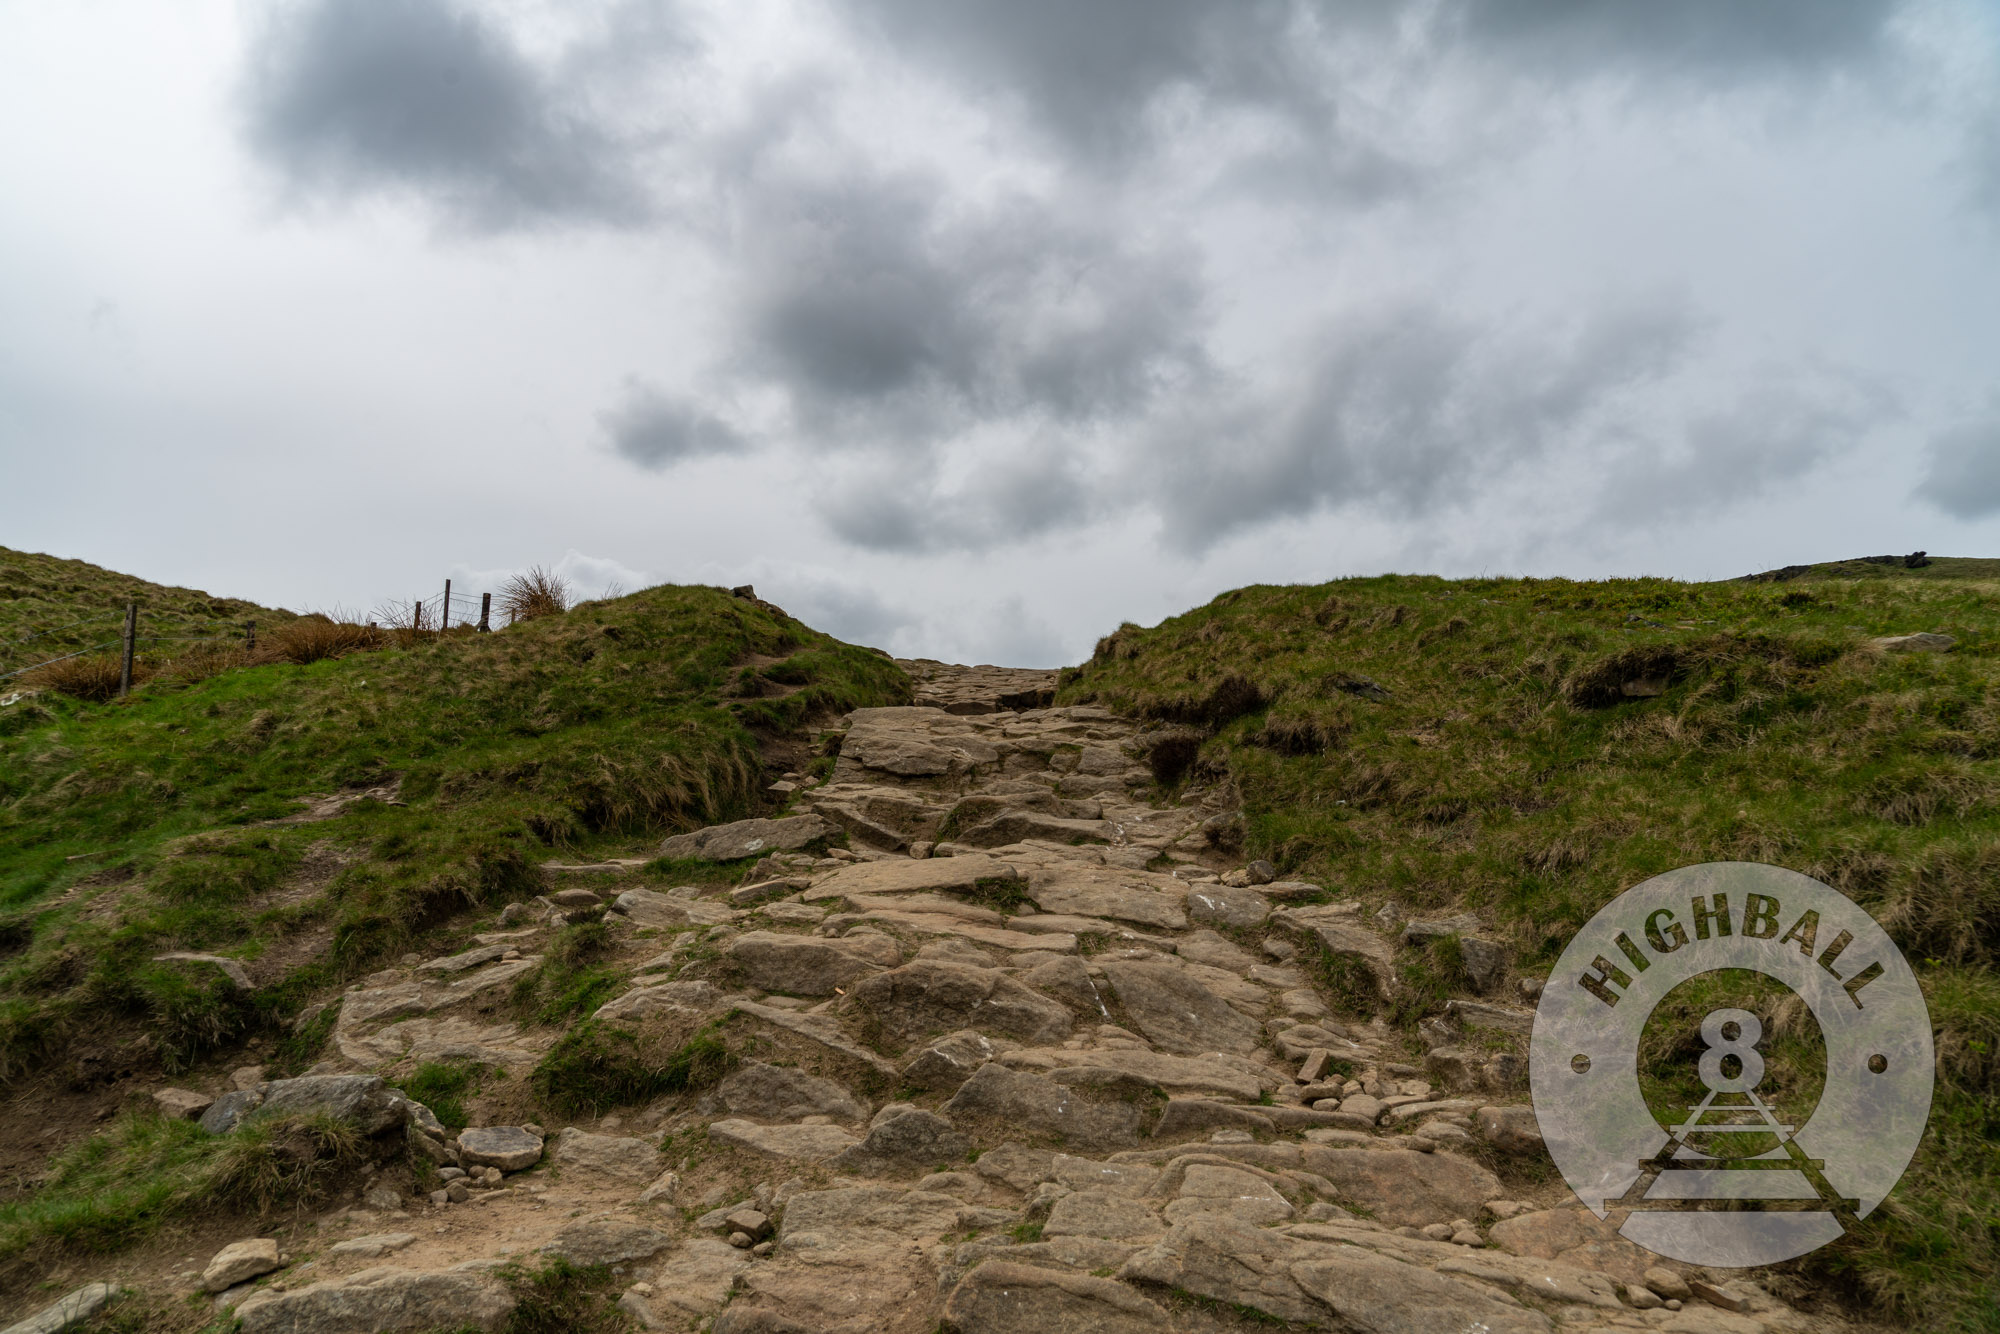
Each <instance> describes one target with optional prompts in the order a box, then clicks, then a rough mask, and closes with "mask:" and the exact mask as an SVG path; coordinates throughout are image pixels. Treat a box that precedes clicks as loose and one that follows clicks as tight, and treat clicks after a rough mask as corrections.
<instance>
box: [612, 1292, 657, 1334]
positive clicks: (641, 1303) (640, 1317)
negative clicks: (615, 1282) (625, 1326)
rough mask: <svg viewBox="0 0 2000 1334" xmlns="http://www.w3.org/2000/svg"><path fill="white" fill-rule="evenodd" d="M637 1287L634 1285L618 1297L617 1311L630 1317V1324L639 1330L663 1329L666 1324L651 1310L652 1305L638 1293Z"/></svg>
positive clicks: (644, 1296)
mask: <svg viewBox="0 0 2000 1334" xmlns="http://www.w3.org/2000/svg"><path fill="white" fill-rule="evenodd" d="M639 1286H640V1285H638V1284H636V1283H635V1284H633V1285H632V1286H631V1287H630V1288H627V1289H626V1290H625V1291H624V1292H623V1293H622V1294H620V1295H619V1298H618V1309H619V1310H621V1311H623V1312H624V1313H625V1314H626V1315H628V1316H630V1317H632V1323H633V1324H635V1325H637V1326H638V1327H639V1328H640V1329H665V1328H666V1327H667V1326H666V1322H665V1321H663V1320H661V1319H660V1317H659V1314H658V1312H656V1311H654V1310H653V1304H652V1303H651V1302H649V1301H647V1300H646V1294H645V1293H643V1292H640V1291H639Z"/></svg>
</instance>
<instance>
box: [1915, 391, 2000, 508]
mask: <svg viewBox="0 0 2000 1334" xmlns="http://www.w3.org/2000/svg"><path fill="white" fill-rule="evenodd" d="M1916 494H1917V498H1918V499H1920V500H1927V501H1929V502H1930V503H1931V504H1933V505H1935V506H1937V507H1938V508H1939V509H1941V510H1943V511H1944V512H1945V513H1946V514H1950V515H1953V516H1955V517H1957V518H1960V519H1983V518H1985V517H1986V516H1988V515H1990V514H1996V513H2000V401H1996V402H1994V403H1993V404H1992V405H1991V406H1990V407H1989V409H1988V411H1987V413H1986V415H1985V416H1983V417H1980V418H1978V419H1976V420H1973V421H1969V422H1962V423H1960V424H1959V425H1957V426H1955V427H1952V428H1951V429H1949V430H1946V431H1943V432H1941V433H1939V435H1938V436H1937V437H1936V438H1935V439H1933V440H1932V441H1931V447H1930V467H1929V470H1928V472H1927V473H1926V474H1925V477H1924V480H1923V482H1922V483H1921V484H1920V485H1919V486H1918V487H1917V492H1916Z"/></svg>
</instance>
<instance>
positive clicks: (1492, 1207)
mask: <svg viewBox="0 0 2000 1334" xmlns="http://www.w3.org/2000/svg"><path fill="white" fill-rule="evenodd" d="M1534 1211H1535V1206H1534V1205H1532V1204H1524V1203H1522V1202H1521V1201H1520V1200H1489V1201H1487V1203H1486V1212H1487V1213H1489V1214H1492V1215H1493V1216H1494V1217H1495V1218H1497V1219H1500V1220H1501V1221H1502V1222H1505V1221H1506V1220H1507V1219H1509V1218H1519V1217H1520V1216H1521V1215H1522V1214H1531V1213H1533V1212H1534Z"/></svg>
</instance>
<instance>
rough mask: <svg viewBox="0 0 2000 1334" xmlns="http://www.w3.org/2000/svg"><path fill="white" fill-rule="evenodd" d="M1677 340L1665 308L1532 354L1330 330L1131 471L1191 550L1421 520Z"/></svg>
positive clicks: (1679, 331) (1528, 453)
mask: <svg viewBox="0 0 2000 1334" xmlns="http://www.w3.org/2000/svg"><path fill="white" fill-rule="evenodd" d="M1693 332H1694V323H1693V321H1692V319H1691V318H1690V317H1689V315H1688V314H1687V313H1686V312H1685V311H1683V310H1682V309H1680V308H1679V307H1677V306H1657V307H1639V308H1633V309H1629V310H1621V311H1613V312H1610V313H1607V314H1605V315H1602V316H1600V317H1599V318H1598V319H1597V320H1595V321H1594V322H1592V323H1590V324H1588V325H1586V326H1584V327H1583V328H1581V329H1579V330H1578V331H1577V332H1576V333H1574V334H1573V335H1572V337H1571V338H1570V339H1569V340H1568V342H1567V344H1566V345H1554V346H1547V345H1544V346H1536V345H1533V344H1531V343H1529V342H1528V340H1526V339H1524V338H1522V337H1521V336H1520V335H1518V334H1517V333H1514V332H1512V331H1506V330H1500V329H1481V328H1477V327H1475V326H1472V325H1470V324H1467V323H1464V322H1462V321H1457V320H1453V319H1450V318H1447V317H1446V316H1444V315H1443V314H1441V313H1440V312H1439V311H1437V310H1436V309H1434V308H1431V307H1428V306H1411V307H1406V308H1403V309H1400V310H1396V311H1392V312H1388V313H1385V314H1382V315H1378V316H1376V317H1375V318H1373V319H1369V320H1356V321H1353V322H1352V323H1350V324H1349V325H1347V326H1346V327H1344V328H1343V329H1342V330H1340V331H1339V332H1337V333H1335V334H1333V335H1330V336H1329V337H1328V339H1327V340H1326V342H1325V344H1324V345H1323V347H1322V348H1321V349H1320V350H1319V352H1318V354H1317V355H1316V356H1315V357H1313V358H1312V359H1311V360H1310V362H1309V363H1308V365H1307V367H1306V369H1305V372H1304V378H1303V383H1301V384H1299V385H1298V386H1296V387H1295V388H1294V390H1292V391H1291V392H1290V393H1289V394H1286V393H1284V392H1272V393H1267V394H1265V395H1264V396H1262V397H1259V396H1258V395H1256V394H1254V393H1252V392H1250V391H1248V390H1244V391H1242V392H1240V393H1239V394H1237V395H1236V396H1234V398H1233V399H1231V400H1227V401H1224V402H1223V403H1222V404H1221V406H1219V407H1218V408H1215V409H1212V410H1211V411H1209V412H1208V413H1205V414H1187V415H1185V416H1183V417H1182V418H1181V419H1180V420H1178V421H1176V422H1175V423H1174V424H1173V425H1172V426H1171V427H1170V428H1168V429H1167V430H1166V431H1164V432H1163V433H1162V435H1161V436H1160V438H1159V440H1158V442H1157V447H1156V449H1155V451H1154V453H1153V456H1152V457H1151V458H1149V459H1148V460H1146V466H1147V468H1148V471H1149V472H1150V473H1151V476H1152V480H1153V484H1154V487H1155V490H1156V493H1157V494H1158V495H1159V497H1160V502H1161V506H1162V509H1163V512H1164V514H1165V516H1166V518H1167V521H1168V524H1169V527H1170V529H1171V530H1172V531H1174V532H1175V533H1176V534H1177V535H1179V536H1180V537H1181V538H1182V539H1184V540H1186V541H1189V542H1192V543H1194V544H1196V545H1205V544H1206V543H1208V542H1210V541H1213V540H1215V539H1216V538H1218V537H1221V536H1223V535H1225V534H1226V533H1228V532H1230V531H1232V530H1235V529H1237V528H1240V527H1243V526H1245V525H1249V524H1252V523H1256V522H1258V521H1261V520H1264V519H1269V518H1273V517H1279V516H1299V515H1305V514H1310V513H1314V512H1317V511H1320V510H1323V509H1328V508H1338V507H1340V506H1344V505H1354V504H1363V503H1367V504H1372V505H1374V506H1377V507H1378V508H1381V509H1385V510H1388V511H1391V512H1400V513H1402V514H1406V515H1417V514H1424V513H1428V512H1431V511H1434V510H1436V509H1437V508H1439V507H1441V506H1444V505H1447V504H1450V503H1454V502H1457V501H1460V500H1463V499H1465V498H1467V497H1468V496H1469V495H1471V494H1472V492H1473V491H1474V490H1475V488H1476V487H1477V486H1478V485H1479V484H1481V483H1482V482H1484V481H1486V480H1489V479H1491V478H1494V477H1496V476H1499V475H1502V474H1504V473H1506V472H1508V471H1510V470H1512V469H1514V468H1516V467H1518V466H1520V465H1522V464H1524V463H1526V462H1528V461H1530V460H1532V459H1534V458H1536V457H1538V456H1539V455H1541V454H1542V453H1543V452H1544V451H1546V450H1547V449H1549V448H1550V447H1552V446H1553V445H1554V444H1556V443H1558V442H1559V441H1560V440H1561V439H1562V438H1563V437H1564V436H1565V434H1566V433H1568V432H1571V431H1573V430H1575V429H1576V428H1577V427H1578V426H1579V425H1581V424H1582V423H1584V422H1585V421H1586V420H1588V419H1589V418H1590V416H1591V414H1592V413H1594V412H1596V411H1597V410H1598V409H1599V408H1601V407H1602V406H1603V405H1604V404H1605V403H1606V402H1608V401H1611V400H1612V399H1614V398H1615V396H1616V395H1618V394H1619V393H1621V392H1622V391H1624V390H1626V389H1629V388H1631V387H1633V386H1635V385H1638V384H1640V383H1643V382H1644V381H1646V380H1648V379H1651V378H1653V377H1656V376H1658V375H1660V374H1663V373H1664V372H1666V371H1667V370H1669V369H1671V368H1672V367H1673V366H1674V365H1675V364H1677V363H1678V361H1679V360H1680V359H1681V357H1682V356H1683V354H1684V352H1685V350H1686V348H1687V346H1688V344H1689V342H1690V340H1691V339H1692V336H1693Z"/></svg>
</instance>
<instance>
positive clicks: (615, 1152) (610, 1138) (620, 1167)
mask: <svg viewBox="0 0 2000 1334" xmlns="http://www.w3.org/2000/svg"><path fill="white" fill-rule="evenodd" d="M555 1162H556V1165H557V1166H559V1167H562V1168H565V1169H567V1170H571V1171H580V1172H600V1173H602V1174H604V1175H605V1176H613V1177H624V1178H626V1179H627V1180H631V1181H651V1180H652V1179H653V1178H654V1177H655V1176H658V1175H659V1172H660V1151H659V1150H658V1149H657V1148H655V1147H654V1146H653V1145H652V1144H650V1143H648V1142H647V1141H645V1140H643V1139H631V1138H628V1137H626V1136H623V1135H593V1134H591V1133H590V1132H589V1131H587V1130H579V1129H577V1128H576V1127H575V1126H570V1127H568V1128H567V1129H565V1130H564V1131H563V1132H562V1133H561V1134H559V1135H557V1136H556V1147H555Z"/></svg>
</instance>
